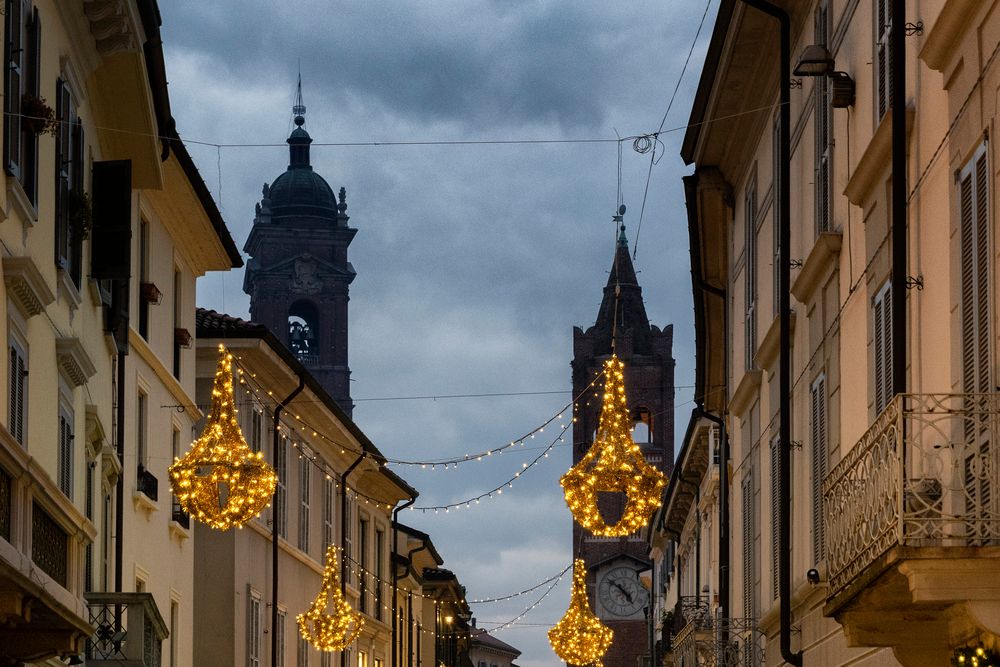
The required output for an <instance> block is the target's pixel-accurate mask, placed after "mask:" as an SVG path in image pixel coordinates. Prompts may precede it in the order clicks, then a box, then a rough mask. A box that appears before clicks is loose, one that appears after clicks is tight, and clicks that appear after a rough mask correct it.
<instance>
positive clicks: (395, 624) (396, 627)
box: [389, 495, 417, 667]
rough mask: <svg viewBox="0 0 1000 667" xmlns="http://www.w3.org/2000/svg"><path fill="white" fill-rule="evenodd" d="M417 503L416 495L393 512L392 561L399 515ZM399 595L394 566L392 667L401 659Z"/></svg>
mask: <svg viewBox="0 0 1000 667" xmlns="http://www.w3.org/2000/svg"><path fill="white" fill-rule="evenodd" d="M415 502H417V496H416V495H414V496H413V497H412V498H410V499H409V500H408V501H406V502H405V503H403V504H402V505H400V506H399V507H397V508H396V509H394V510H393V511H392V552H391V553H390V555H389V558H390V560H391V559H392V556H393V555H395V553H396V549H397V548H398V542H397V540H398V539H399V513H400V511H402V510H405V509H406V508H407V507H409V506H410V505H412V504H413V503H415ZM398 593H399V574H398V572H397V571H396V566H395V565H393V566H392V660H391V662H390V663H389V664H391V665H392V667H397V662H396V661H397V660H398V659H399V651H398V650H397V648H396V642H397V640H398V635H399V623H398V622H397V619H396V614H397V613H398V610H399V602H398V601H397V600H396V596H397V595H398Z"/></svg>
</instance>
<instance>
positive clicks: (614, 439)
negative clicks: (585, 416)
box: [559, 355, 667, 537]
mask: <svg viewBox="0 0 1000 667" xmlns="http://www.w3.org/2000/svg"><path fill="white" fill-rule="evenodd" d="M624 369H625V364H624V363H622V362H621V360H619V359H618V357H617V356H616V355H611V358H610V359H608V360H607V361H605V362H604V403H603V405H602V406H601V415H600V419H599V421H598V426H597V437H596V438H595V439H594V444H592V445H591V446H590V449H589V450H588V451H587V453H586V454H584V455H583V458H581V459H580V461H579V462H578V463H577V464H576V465H575V466H573V467H572V468H570V469H569V471H568V472H567V473H566V474H565V475H563V476H562V479H560V480H559V483H560V484H561V485H562V487H563V493H564V495H565V497H566V504H567V505H568V506H569V509H570V511H571V512H572V513H573V518H574V519H576V522H577V523H579V524H580V525H581V526H583V527H584V528H585V529H587V530H588V531H590V532H591V533H592V534H594V535H600V536H604V537H621V536H624V535H631V534H632V533H634V532H635V531H637V530H639V529H640V528H642V527H643V526H644V525H646V522H647V521H649V518H650V517H651V516H652V515H653V513H654V512H655V511H656V510H657V508H659V506H660V503H661V502H662V501H661V498H660V495H661V492H662V490H663V487H664V486H665V485H666V483H667V482H666V479H665V478H664V476H663V473H661V472H660V471H659V470H657V469H656V468H654V467H652V466H651V465H649V464H648V463H646V459H645V458H644V457H643V455H642V452H641V451H640V449H639V445H637V444H636V443H634V442H632V434H631V421H632V420H631V416H630V414H629V411H628V404H627V402H626V399H625V374H624ZM602 491H603V492H617V493H624V494H625V495H626V499H625V510H624V511H623V512H622V516H621V518H620V519H619V520H618V523H616V524H614V525H611V526H609V525H608V524H607V523H605V521H604V519H603V517H601V513H600V509H599V508H598V505H597V499H598V495H597V494H598V493H599V492H602Z"/></svg>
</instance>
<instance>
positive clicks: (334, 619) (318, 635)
mask: <svg viewBox="0 0 1000 667" xmlns="http://www.w3.org/2000/svg"><path fill="white" fill-rule="evenodd" d="M327 609H331V611H330V612H328V611H327ZM295 620H296V622H297V623H298V624H299V633H300V634H301V635H302V638H303V639H305V640H306V641H307V642H309V643H310V644H312V645H313V646H314V647H316V648H317V649H319V650H320V651H343V650H344V649H345V648H347V647H348V646H349V645H350V643H351V642H353V641H354V640H355V639H356V638H357V636H358V634H359V633H360V632H361V628H362V627H363V626H364V624H365V619H364V617H363V616H362V615H361V614H360V613H358V612H356V611H354V609H352V608H351V605H350V603H349V602H348V601H347V600H346V599H345V598H344V594H343V593H342V592H341V590H340V558H339V557H338V556H337V547H336V546H335V545H333V544H331V545H330V546H329V547H328V548H327V550H326V564H325V565H324V567H323V585H322V587H321V588H320V591H319V595H317V596H316V599H315V600H313V602H312V604H311V605H310V606H309V609H307V610H306V611H305V612H304V613H302V614H299V615H298V616H297V617H296V618H295Z"/></svg>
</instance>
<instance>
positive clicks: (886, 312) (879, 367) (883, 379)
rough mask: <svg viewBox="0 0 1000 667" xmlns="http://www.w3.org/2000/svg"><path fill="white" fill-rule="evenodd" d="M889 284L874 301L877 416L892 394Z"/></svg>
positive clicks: (874, 362) (873, 340) (873, 329)
mask: <svg viewBox="0 0 1000 667" xmlns="http://www.w3.org/2000/svg"><path fill="white" fill-rule="evenodd" d="M890 287H891V285H890V284H889V283H888V282H887V283H886V284H885V285H884V286H883V287H882V289H880V290H879V291H878V293H877V294H876V295H875V298H874V299H873V301H872V347H873V355H872V361H873V373H874V382H873V385H874V390H875V414H876V415H877V414H879V413H880V412H882V410H884V409H885V406H886V405H888V404H889V401H890V400H891V399H892V397H893V393H892V290H891V289H890Z"/></svg>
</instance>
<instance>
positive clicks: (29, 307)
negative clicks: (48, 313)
mask: <svg viewBox="0 0 1000 667" xmlns="http://www.w3.org/2000/svg"><path fill="white" fill-rule="evenodd" d="M3 281H4V283H6V285H7V292H8V294H10V295H11V297H12V301H13V302H14V303H15V304H16V305H17V307H18V309H19V310H20V311H21V312H22V313H23V314H24V316H25V317H31V316H33V315H38V314H39V313H41V312H43V311H44V310H45V307H46V306H47V305H49V304H50V303H52V302H53V301H55V298H56V297H55V295H54V294H53V293H52V290H51V289H49V286H48V285H47V284H45V278H43V277H42V273H41V271H39V270H38V267H37V266H35V262H34V260H33V259H31V258H30V257H4V259H3Z"/></svg>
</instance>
